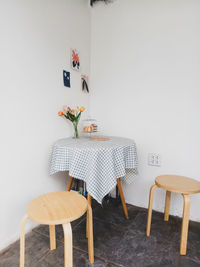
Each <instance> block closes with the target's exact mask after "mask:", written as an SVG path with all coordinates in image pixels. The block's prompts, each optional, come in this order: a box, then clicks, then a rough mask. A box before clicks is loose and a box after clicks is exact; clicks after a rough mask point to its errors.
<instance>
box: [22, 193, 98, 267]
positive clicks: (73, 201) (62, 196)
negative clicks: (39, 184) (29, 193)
mask: <svg viewBox="0 0 200 267" xmlns="http://www.w3.org/2000/svg"><path fill="white" fill-rule="evenodd" d="M86 211H87V222H88V226H87V227H88V230H87V231H88V254H89V261H90V263H91V264H93V263H94V246H93V222H92V209H91V206H90V205H89V204H88V202H87V200H86V199H85V198H84V197H83V196H81V195H79V194H77V193H74V192H65V191H61V192H54V193H48V194H45V195H42V196H39V197H37V198H36V199H34V200H32V201H31V202H30V204H29V206H28V209H27V214H26V215H25V216H24V217H23V219H22V222H21V236H20V267H24V262H25V260H24V258H25V257H24V254H25V234H24V228H25V223H26V221H27V220H28V219H30V220H32V221H34V222H36V223H39V224H45V225H49V236H50V249H51V250H54V249H56V234H55V225H58V224H62V226H63V231H64V255H65V256H64V258H65V259H64V266H65V267H72V266H73V246H72V230H71V224H70V222H72V221H74V220H76V219H78V218H80V217H81V216H82V215H83V214H84V213H85V212H86Z"/></svg>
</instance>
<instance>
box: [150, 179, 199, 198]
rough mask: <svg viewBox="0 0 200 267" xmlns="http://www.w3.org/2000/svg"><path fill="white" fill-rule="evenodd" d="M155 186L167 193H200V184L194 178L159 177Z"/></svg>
mask: <svg viewBox="0 0 200 267" xmlns="http://www.w3.org/2000/svg"><path fill="white" fill-rule="evenodd" d="M155 184H156V185H157V186H158V187H161V188H163V189H165V190H167V191H170V192H174V193H179V194H196V193H200V182H199V181H196V180H194V179H192V178H188V177H184V176H179V175H162V176H158V177H157V178H156V180H155Z"/></svg>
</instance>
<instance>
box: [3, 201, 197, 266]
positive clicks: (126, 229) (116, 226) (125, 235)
mask: <svg viewBox="0 0 200 267" xmlns="http://www.w3.org/2000/svg"><path fill="white" fill-rule="evenodd" d="M128 211H129V216H130V220H128V221H127V220H126V219H125V218H124V214H123V210H122V207H121V206H118V207H116V206H114V205H112V204H110V205H107V206H106V207H104V208H102V207H101V206H100V205H97V204H96V203H93V216H94V247H95V263H94V265H91V264H90V263H89V261H88V256H87V239H86V238H85V217H83V218H81V219H79V220H77V221H75V222H73V224H72V229H73V244H74V250H73V253H74V267H91V266H94V267H140V266H146V267H158V266H160V267H165V266H166V267H167V266H170V267H173V266H176V267H196V266H200V224H198V223H194V222H191V223H190V229H189V238H188V252H187V256H180V255H179V240H180V230H181V220H180V219H179V218H176V217H170V221H169V222H164V221H163V214H160V213H158V212H153V218H152V228H151V236H150V237H149V238H147V237H146V236H145V227H146V218H147V211H146V210H145V209H141V208H137V207H134V206H131V205H128ZM56 232H57V249H56V250H54V251H49V239H48V226H39V227H37V228H35V229H34V230H33V231H32V232H31V233H29V234H28V235H27V236H26V266H27V267H61V266H62V267H63V266H64V265H63V262H64V249H63V231H62V227H56ZM15 266H19V241H17V242H16V243H14V244H13V245H11V246H10V247H8V248H7V249H6V250H4V251H3V252H2V253H1V254H0V267H15Z"/></svg>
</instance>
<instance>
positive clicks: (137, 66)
mask: <svg viewBox="0 0 200 267" xmlns="http://www.w3.org/2000/svg"><path fill="white" fill-rule="evenodd" d="M199 14H200V1H199V0H165V1H160V0H151V1H149V0H115V1H114V2H113V4H109V5H104V4H98V5H95V7H94V8H93V9H92V21H91V23H92V32H91V36H92V42H91V47H92V54H91V75H92V85H91V87H92V89H93V90H92V95H91V99H90V102H91V104H90V105H91V113H92V115H93V117H95V118H96V119H98V120H99V121H100V122H101V123H102V125H103V127H104V132H105V133H106V134H109V135H116V136H124V137H129V138H133V139H135V141H136V143H137V149H138V156H139V173H140V175H139V176H138V177H137V178H136V179H135V181H134V182H133V183H132V185H131V186H125V185H124V191H125V197H126V201H127V202H129V203H132V204H134V205H138V206H142V207H147V205H148V194H149V189H150V186H151V185H152V184H153V183H154V179H155V177H156V176H157V175H159V174H165V173H167V174H180V175H185V176H189V177H193V178H196V179H197V180H200V164H199V162H200V125H199V115H200V105H199V99H200V79H199V73H200V49H199V47H200V16H199ZM148 152H155V153H159V154H161V156H162V166H161V167H160V168H158V167H150V166H148V165H147V155H148ZM164 196H165V195H164V191H162V190H158V191H157V193H156V198H155V205H154V207H155V209H156V210H159V211H163V207H164ZM191 199H192V201H191V219H193V220H197V221H200V210H199V205H200V195H195V196H192V197H191ZM170 212H171V213H172V214H174V215H178V216H181V215H182V199H181V196H180V195H173V197H172V203H171V211H170Z"/></svg>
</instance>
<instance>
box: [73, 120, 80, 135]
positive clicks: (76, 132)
mask: <svg viewBox="0 0 200 267" xmlns="http://www.w3.org/2000/svg"><path fill="white" fill-rule="evenodd" d="M73 126H74V138H75V139H77V138H79V135H78V122H77V121H74V122H73Z"/></svg>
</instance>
